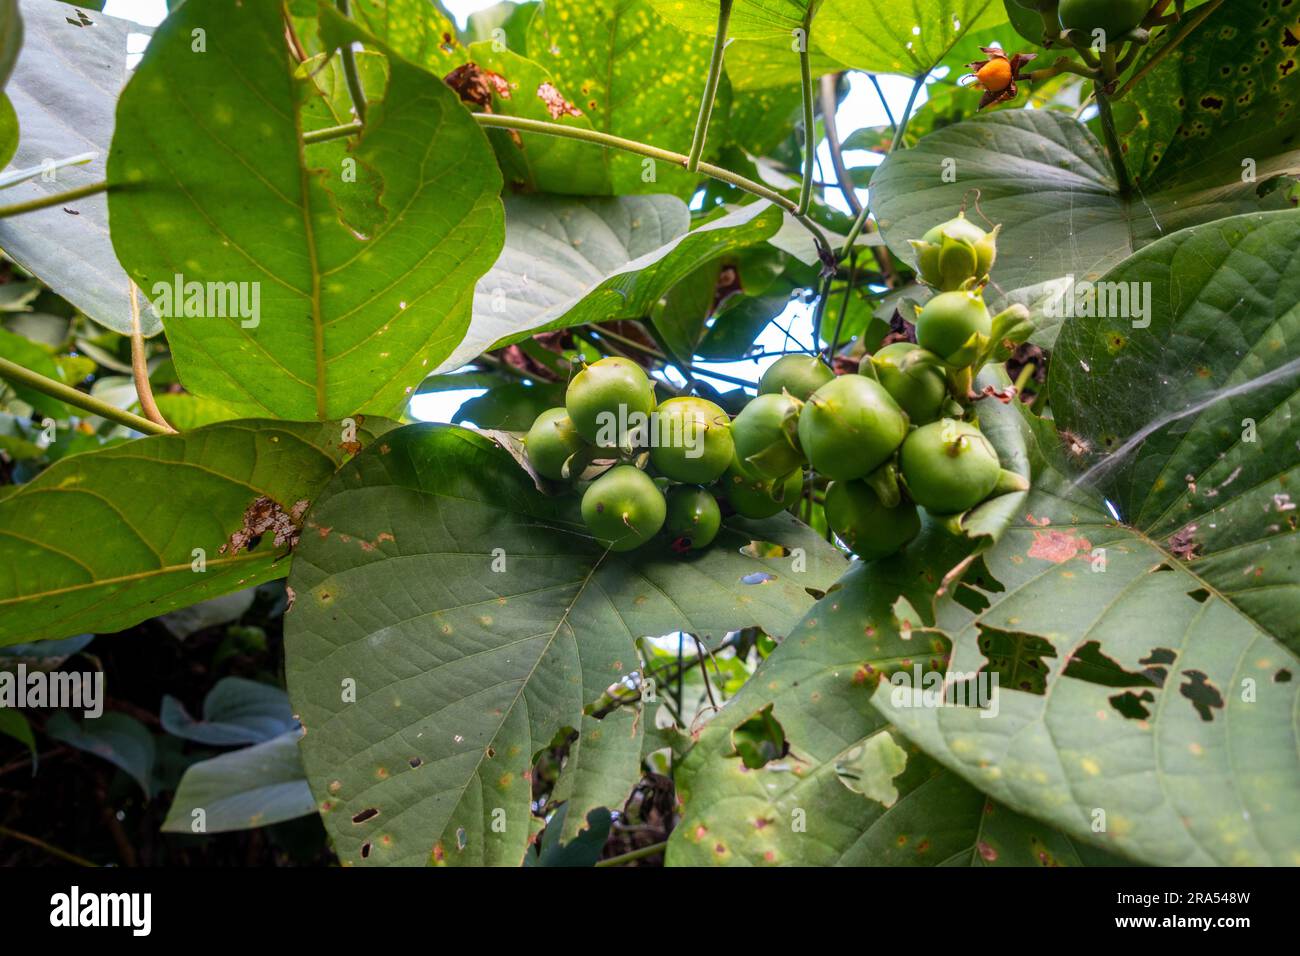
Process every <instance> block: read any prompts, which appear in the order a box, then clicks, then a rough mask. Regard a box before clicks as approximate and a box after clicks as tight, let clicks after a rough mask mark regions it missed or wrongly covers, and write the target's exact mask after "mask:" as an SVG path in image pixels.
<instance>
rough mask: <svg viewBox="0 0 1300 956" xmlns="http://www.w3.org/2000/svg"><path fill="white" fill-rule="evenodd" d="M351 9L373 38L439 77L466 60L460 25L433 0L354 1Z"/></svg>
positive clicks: (358, 21) (354, 16)
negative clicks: (458, 35)
mask: <svg viewBox="0 0 1300 956" xmlns="http://www.w3.org/2000/svg"><path fill="white" fill-rule="evenodd" d="M350 9H351V12H352V16H353V18H354V19H355V20H356V21H357V23H359V24H360V25H361V26H362V27H364V28H365V29H366V31H367V32H368V33H369V34H370V35H371V36H373V37H374V38H375V39H377V40H382V41H383V42H384V43H386V44H387V45H388V47H389V48H390V49H391V50H392V51H393V52H394V53H396V54H397V55H398V56H400V57H402V58H403V59H405V60H410V61H411V62H412V63H415V64H418V65H419V66H422V67H424V68H425V69H426V70H428V71H429V72H431V73H433V74H435V75H437V76H444V75H446V74H447V73H448V72H450V71H451V70H452V69H454V68H455V67H457V66H459V65H460V64H461V63H464V62H465V60H466V51H465V47H464V46H463V45H462V44H461V42H460V39H459V38H458V37H457V36H456V24H454V23H453V22H452V21H451V18H450V17H448V16H447V15H446V13H444V12H443V10H442V9H441V8H440V7H439V6H438V4H436V3H434V2H433V0H352V2H351V4H350Z"/></svg>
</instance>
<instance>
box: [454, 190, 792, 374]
mask: <svg viewBox="0 0 1300 956" xmlns="http://www.w3.org/2000/svg"><path fill="white" fill-rule="evenodd" d="M781 221H782V217H781V211H780V210H779V209H777V208H775V207H774V206H772V205H771V204H769V203H767V202H757V203H751V204H750V205H748V206H742V207H740V208H739V209H737V210H736V211H735V212H732V213H729V214H727V215H725V216H721V217H720V218H716V219H713V220H711V221H709V222H707V223H705V224H704V225H702V226H699V227H697V228H696V229H690V222H691V216H690V211H689V210H688V209H687V207H686V204H685V203H684V202H682V201H681V200H680V199H678V198H677V197H676V196H617V197H612V198H607V199H567V198H561V197H558V196H514V197H511V198H510V199H508V200H507V202H506V246H505V249H503V250H502V252H501V257H500V258H499V259H497V261H496V264H495V265H494V266H493V267H492V269H491V271H490V272H488V274H487V275H485V276H484V277H483V278H482V279H481V280H480V281H479V284H478V289H477V290H476V291H475V294H474V320H473V322H472V323H471V325H470V328H469V331H468V332H467V333H466V335H465V338H464V340H463V341H462V342H461V343H460V345H459V347H457V348H456V350H455V351H454V352H452V354H451V355H450V356H449V357H448V358H447V360H446V361H445V362H443V363H442V365H441V366H439V367H438V369H437V371H440V372H445V371H451V370H452V369H456V368H459V367H460V366H462V365H464V364H465V363H466V362H468V361H470V360H471V359H472V358H474V356H476V355H478V354H479V353H480V352H482V351H484V350H486V349H488V348H491V347H493V346H500V345H505V344H508V343H510V342H518V341H520V340H522V339H526V338H528V337H529V336H530V335H532V334H533V333H534V332H538V331H542V330H545V329H560V328H566V327H568V326H573V325H582V324H583V323H586V322H602V321H604V320H606V319H613V318H621V317H627V318H638V317H641V316H644V315H647V314H649V312H650V310H651V308H652V307H653V306H654V305H655V303H657V302H658V301H659V298H660V296H662V295H663V294H664V293H666V292H667V291H668V290H669V289H671V288H672V287H673V286H674V285H676V284H677V283H678V282H680V281H681V280H682V279H684V278H685V277H686V276H688V275H690V273H691V272H692V271H694V270H695V268H696V267H698V266H700V265H702V264H703V263H705V262H707V261H708V260H710V259H713V258H716V257H718V256H721V255H724V254H726V253H728V252H731V251H734V250H738V249H743V248H745V247H746V246H750V245H754V244H755V243H759V242H762V241H763V240H765V239H769V238H771V237H772V236H773V235H775V234H776V232H777V230H778V229H780V227H781ZM688 230H689V231H688Z"/></svg>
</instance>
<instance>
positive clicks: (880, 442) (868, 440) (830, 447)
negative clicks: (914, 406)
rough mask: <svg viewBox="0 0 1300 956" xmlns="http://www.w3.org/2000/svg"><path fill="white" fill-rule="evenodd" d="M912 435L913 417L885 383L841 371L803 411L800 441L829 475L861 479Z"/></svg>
mask: <svg viewBox="0 0 1300 956" xmlns="http://www.w3.org/2000/svg"><path fill="white" fill-rule="evenodd" d="M906 435H907V416H906V415H905V414H904V413H903V410H902V409H901V408H899V407H898V403H897V402H895V401H894V400H893V398H891V397H890V395H889V392H887V391H885V387H884V386H883V385H881V384H880V383H879V382H877V381H875V380H874V379H870V378H867V377H866V376H865V375H841V376H839V377H838V378H836V379H835V381H833V382H829V383H827V384H826V385H823V386H822V387H821V388H819V389H817V391H816V392H814V393H813V396H812V397H811V398H810V399H808V402H807V404H805V405H804V407H803V413H802V414H801V415H800V416H799V444H800V445H801V446H802V447H803V451H804V454H805V455H807V456H808V462H809V464H811V465H812V467H813V468H814V469H815V470H816V471H819V472H821V473H822V474H823V475H825V476H826V477H828V478H835V479H837V480H840V481H848V480H850V479H852V478H861V477H863V476H864V475H867V474H868V473H870V472H872V471H875V470H876V469H877V468H878V467H880V466H881V465H882V464H884V462H885V459H887V458H888V457H889V456H890V455H892V454H893V453H894V450H895V449H897V448H898V446H899V445H901V444H902V442H903V438H904V437H906Z"/></svg>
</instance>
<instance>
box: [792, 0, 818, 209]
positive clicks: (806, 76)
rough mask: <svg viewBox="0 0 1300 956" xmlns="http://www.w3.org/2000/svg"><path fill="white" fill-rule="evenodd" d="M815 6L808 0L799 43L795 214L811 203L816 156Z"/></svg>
mask: <svg viewBox="0 0 1300 956" xmlns="http://www.w3.org/2000/svg"><path fill="white" fill-rule="evenodd" d="M815 6H816V4H814V3H813V2H812V0H808V9H807V11H805V13H804V15H803V38H802V42H801V43H800V44H799V83H800V88H801V89H802V92H803V153H804V156H803V183H802V184H800V186H799V208H798V210H797V214H798V215H800V216H803V215H807V213H808V207H809V205H811V203H812V181H813V160H814V159H815V158H816V156H817V122H816V119H815V118H814V115H813V89H812V61H811V59H810V57H811V56H812V54H811V52H810V49H811V47H812V18H813V8H814V7H815Z"/></svg>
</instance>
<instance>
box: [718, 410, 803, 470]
mask: <svg viewBox="0 0 1300 956" xmlns="http://www.w3.org/2000/svg"><path fill="white" fill-rule="evenodd" d="M802 404H803V403H802V402H800V401H798V400H797V399H794V398H791V397H790V396H789V395H771V394H769V395H759V396H758V397H757V398H754V399H752V400H751V401H750V403H749V404H748V405H746V406H745V407H744V408H743V409H741V411H740V414H739V415H737V416H736V420H735V421H734V422H732V423H731V437H732V438H733V439H735V442H736V457H737V458H739V459H740V460H741V461H743V462H744V463H745V466H746V467H747V468H748V469H749V470H750V471H751V472H752V473H753V474H755V475H757V476H758V477H759V478H768V479H772V478H780V477H782V476H784V475H788V474H790V472H791V471H793V470H794V469H795V468H801V467H802V466H803V461H804V459H803V452H802V451H801V450H800V449H799V446H798V441H799V439H798V435H797V431H798V427H799V426H798V422H799V409H800V408H801V407H802Z"/></svg>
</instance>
